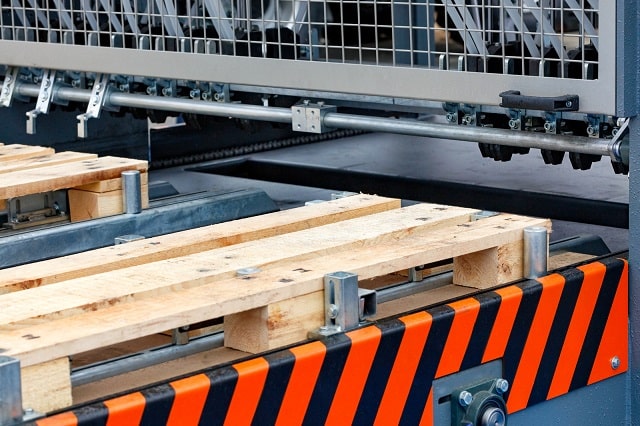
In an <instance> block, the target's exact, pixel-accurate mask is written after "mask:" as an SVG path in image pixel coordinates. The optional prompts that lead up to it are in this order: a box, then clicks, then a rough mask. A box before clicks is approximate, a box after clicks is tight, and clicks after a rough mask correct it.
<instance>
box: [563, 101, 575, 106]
mask: <svg viewBox="0 0 640 426" xmlns="http://www.w3.org/2000/svg"><path fill="white" fill-rule="evenodd" d="M565 105H566V106H567V108H571V107H572V106H573V102H571V101H567V102H566V103H565Z"/></svg>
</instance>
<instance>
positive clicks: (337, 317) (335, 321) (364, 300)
mask: <svg viewBox="0 0 640 426" xmlns="http://www.w3.org/2000/svg"><path fill="white" fill-rule="evenodd" d="M324 306H325V314H324V318H325V325H324V326H322V327H320V328H319V329H318V330H317V331H314V332H311V333H309V337H311V338H317V337H321V336H330V335H332V334H336V333H341V332H343V331H348V330H352V329H354V328H357V327H358V326H359V325H360V323H361V322H362V321H364V320H366V319H367V318H370V317H372V316H374V315H375V314H376V309H377V298H376V292H375V291H374V290H367V289H361V288H358V275H357V274H352V273H350V272H333V273H331V274H327V275H325V276H324Z"/></svg>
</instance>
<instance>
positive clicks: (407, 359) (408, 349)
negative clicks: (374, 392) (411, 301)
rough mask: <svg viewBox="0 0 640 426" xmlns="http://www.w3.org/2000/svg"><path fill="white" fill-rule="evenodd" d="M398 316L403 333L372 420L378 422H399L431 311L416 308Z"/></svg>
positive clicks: (422, 347) (428, 325)
mask: <svg viewBox="0 0 640 426" xmlns="http://www.w3.org/2000/svg"><path fill="white" fill-rule="evenodd" d="M399 320H400V321H401V322H402V323H403V324H404V333H403V336H402V341H401V342H400V346H399V348H398V353H397V356H396V359H395V361H394V362H393V368H392V370H391V372H390V373H389V381H388V382H387V386H386V388H385V390H384V394H383V396H382V400H381V401H380V405H379V407H378V412H377V413H376V418H375V424H376V425H378V426H384V425H392V424H398V423H399V422H400V416H401V415H402V410H403V409H404V407H405V402H406V400H407V396H408V395H409V390H410V385H411V382H412V381H413V378H414V377H415V374H416V370H417V368H418V362H419V361H420V354H421V352H422V350H423V349H424V345H425V343H426V340H427V335H428V334H429V329H430V327H431V315H430V314H429V313H427V312H418V313H415V314H413V315H409V316H406V317H402V318H400V319H399Z"/></svg>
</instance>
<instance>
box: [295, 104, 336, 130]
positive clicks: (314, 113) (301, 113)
mask: <svg viewBox="0 0 640 426" xmlns="http://www.w3.org/2000/svg"><path fill="white" fill-rule="evenodd" d="M336 111H337V107H335V106H331V105H325V104H324V102H317V103H310V102H309V101H307V100H305V101H303V102H302V103H301V104H297V105H294V106H292V107H291V116H292V123H291V124H292V127H293V130H294V131H296V132H306V133H325V132H327V131H329V130H332V129H330V128H328V127H327V126H326V125H325V124H324V117H325V115H327V114H328V113H330V112H336Z"/></svg>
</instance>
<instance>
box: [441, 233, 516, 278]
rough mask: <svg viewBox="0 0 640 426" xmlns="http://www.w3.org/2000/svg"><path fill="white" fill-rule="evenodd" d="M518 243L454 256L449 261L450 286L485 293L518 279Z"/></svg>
mask: <svg viewBox="0 0 640 426" xmlns="http://www.w3.org/2000/svg"><path fill="white" fill-rule="evenodd" d="M523 267H524V246H523V243H522V241H514V242H511V243H508V244H505V245H501V246H497V247H492V248H489V249H486V250H482V251H478V252H475V253H470V254H467V255H464V256H458V257H456V258H454V259H453V283H454V284H458V285H464V286H466V287H473V288H477V289H486V288H491V287H495V286H497V285H498V284H504V283H507V282H510V281H513V280H517V279H520V278H522V276H523V269H522V268H523Z"/></svg>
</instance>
